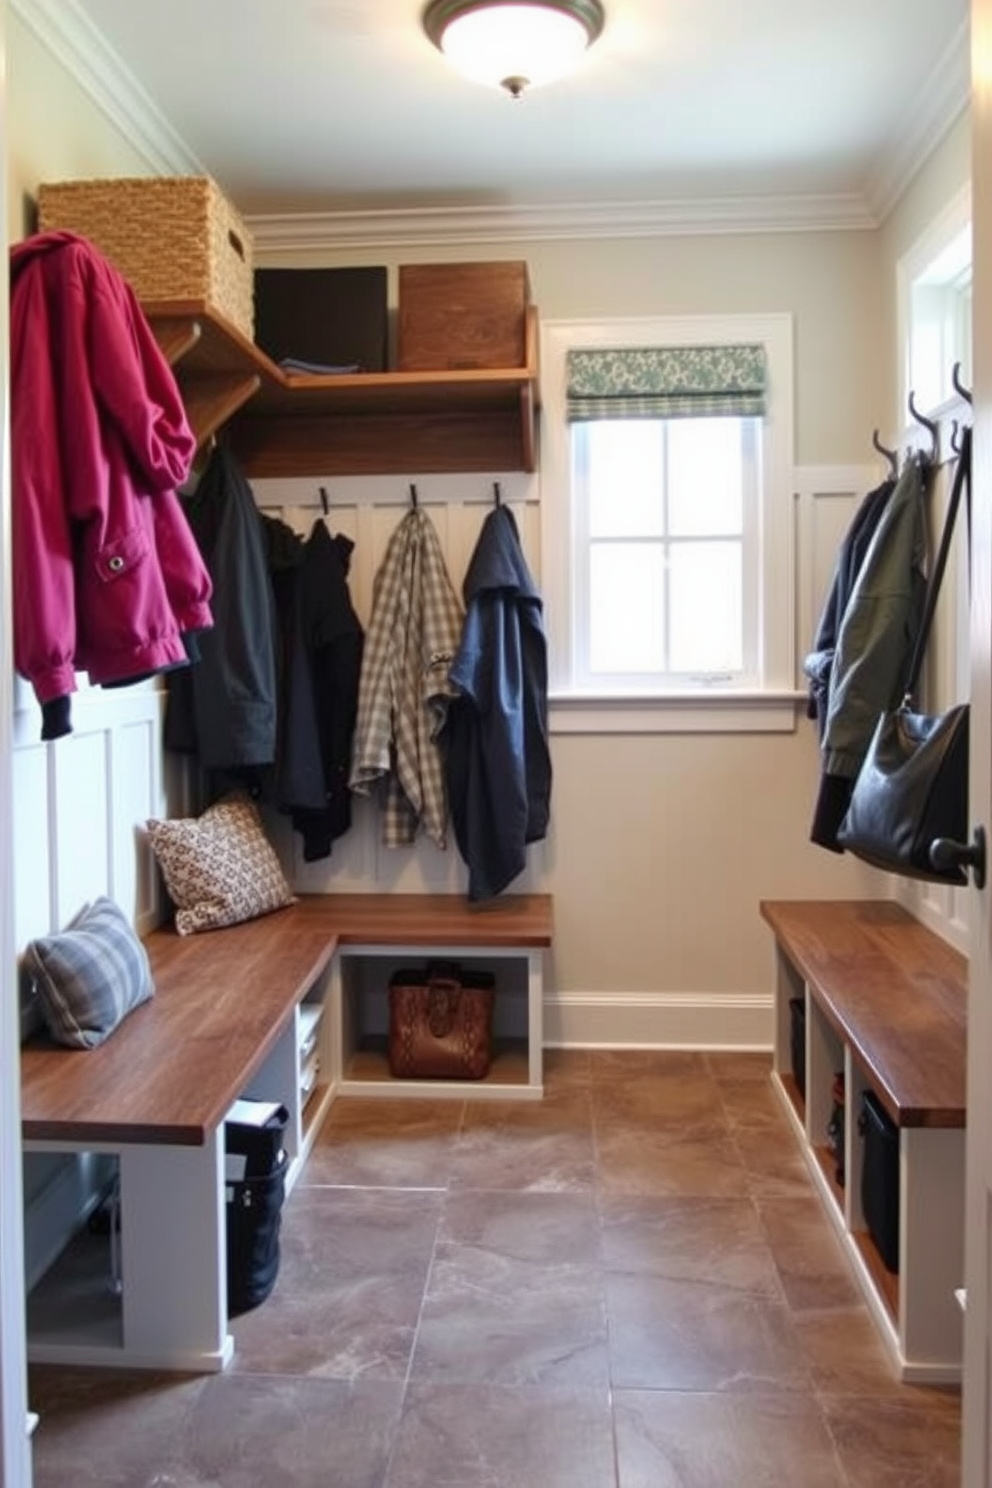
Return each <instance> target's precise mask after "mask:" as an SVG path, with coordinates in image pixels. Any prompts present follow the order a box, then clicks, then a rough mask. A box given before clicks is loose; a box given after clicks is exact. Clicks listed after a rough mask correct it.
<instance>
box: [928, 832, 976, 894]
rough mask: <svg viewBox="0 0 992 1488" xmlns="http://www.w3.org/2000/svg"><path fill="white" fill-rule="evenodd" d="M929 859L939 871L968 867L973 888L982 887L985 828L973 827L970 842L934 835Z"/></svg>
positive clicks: (944, 871) (945, 871)
mask: <svg viewBox="0 0 992 1488" xmlns="http://www.w3.org/2000/svg"><path fill="white" fill-rule="evenodd" d="M930 861H931V863H932V864H933V866H934V867H935V868H936V869H937V870H938V871H939V872H941V873H947V872H948V871H949V870H950V869H951V868H964V869H965V870H967V869H969V868H970V869H971V871H972V873H973V874H974V878H975V888H976V889H984V887H985V828H984V827H976V828H975V831H974V834H973V836H972V840H971V843H970V844H969V843H967V842H955V841H954V839H953V837H936V838H935V839H934V840H933V842H931V844H930Z"/></svg>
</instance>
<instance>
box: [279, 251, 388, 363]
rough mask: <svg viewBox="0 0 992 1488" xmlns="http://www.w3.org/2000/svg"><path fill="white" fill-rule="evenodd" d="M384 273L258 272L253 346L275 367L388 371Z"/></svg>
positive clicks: (355, 270)
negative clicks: (293, 364)
mask: <svg viewBox="0 0 992 1488" xmlns="http://www.w3.org/2000/svg"><path fill="white" fill-rule="evenodd" d="M388 326H389V320H388V312H387V308H386V270H385V269H384V268H348V269H256V271H255V341H256V343H257V345H259V346H260V347H261V348H262V350H263V351H264V352H265V354H266V356H269V357H271V358H272V360H273V361H274V362H281V361H284V360H285V359H286V358H287V357H288V358H293V359H294V360H296V361H301V362H307V363H311V364H313V365H314V366H315V367H329V368H336V369H345V368H348V369H351V370H355V371H358V372H384V371H385V370H386V357H387V350H386V348H387V341H388Z"/></svg>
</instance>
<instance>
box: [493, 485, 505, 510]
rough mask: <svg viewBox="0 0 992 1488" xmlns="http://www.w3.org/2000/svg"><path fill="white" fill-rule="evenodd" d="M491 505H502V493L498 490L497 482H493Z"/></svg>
mask: <svg viewBox="0 0 992 1488" xmlns="http://www.w3.org/2000/svg"><path fill="white" fill-rule="evenodd" d="M493 505H494V506H502V505H503V493H502V491H501V490H500V488H499V481H493Z"/></svg>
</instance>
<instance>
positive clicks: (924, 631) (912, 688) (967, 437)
mask: <svg viewBox="0 0 992 1488" xmlns="http://www.w3.org/2000/svg"><path fill="white" fill-rule="evenodd" d="M962 491H964V492H966V493H967V497H966V499H967V502H968V546H969V550H970V547H971V425H970V424H966V425H965V427H964V429H963V430H962V432H961V448H960V450H959V452H958V463H957V467H956V469H955V471H954V484H953V485H952V486H951V494H950V497H949V498H948V502H947V515H946V516H945V517H944V528H943V531H942V532H941V534H940V546H939V548H938V549H937V558H936V561H935V563H934V566H933V573H932V575H931V577H930V583H929V584H928V585H927V598H926V604H925V605H924V607H923V619H922V620H921V621H920V629H919V632H918V634H917V637H916V645H915V646H914V647H913V659H912V661H911V662H910V664H909V677H908V678H907V681H906V701H907V702H908V701H909V700H910V699H911V698H912V697H913V696H914V694H915V692H916V684H917V682H918V681H919V680H920V672H921V670H922V668H923V653H924V652H925V650H926V646H927V641H928V639H929V637H930V630H931V627H932V625H933V617H934V614H935V612H936V609H937V599H938V596H939V594H940V585H941V580H942V579H943V577H944V569H945V568H946V567H947V555H948V553H949V552H950V549H951V539H952V537H953V536H954V522H955V519H956V517H957V514H958V507H959V506H960V505H961V493H962Z"/></svg>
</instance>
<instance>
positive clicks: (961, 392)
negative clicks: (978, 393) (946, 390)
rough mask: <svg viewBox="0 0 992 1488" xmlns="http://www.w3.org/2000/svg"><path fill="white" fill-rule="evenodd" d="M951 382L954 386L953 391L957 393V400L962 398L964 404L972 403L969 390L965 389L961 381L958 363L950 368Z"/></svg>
mask: <svg viewBox="0 0 992 1488" xmlns="http://www.w3.org/2000/svg"><path fill="white" fill-rule="evenodd" d="M951 382H952V383H953V384H954V391H955V392H956V393H957V395H958V397H959V398H963V399H964V401H965V402H966V403H971V402H972V401H973V400H972V395H971V389H970V388H966V387H965V386H964V384H963V383H962V381H961V363H960V362H955V363H954V366H953V367H952V368H951Z"/></svg>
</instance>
